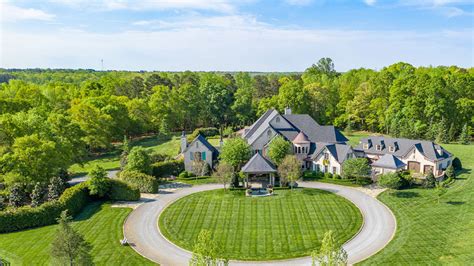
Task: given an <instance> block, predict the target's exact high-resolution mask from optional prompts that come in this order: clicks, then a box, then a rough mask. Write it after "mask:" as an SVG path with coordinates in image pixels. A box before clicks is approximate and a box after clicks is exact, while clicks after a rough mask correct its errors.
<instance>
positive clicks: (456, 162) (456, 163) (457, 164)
mask: <svg viewBox="0 0 474 266" xmlns="http://www.w3.org/2000/svg"><path fill="white" fill-rule="evenodd" d="M452 165H453V167H454V170H456V171H460V170H462V163H461V160H459V158H458V157H456V158H454V160H453V162H452Z"/></svg>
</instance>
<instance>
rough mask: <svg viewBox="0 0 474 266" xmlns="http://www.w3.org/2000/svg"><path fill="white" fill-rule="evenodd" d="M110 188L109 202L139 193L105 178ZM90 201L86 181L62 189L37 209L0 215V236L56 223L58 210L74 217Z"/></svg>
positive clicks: (25, 209)
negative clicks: (57, 197)
mask: <svg viewBox="0 0 474 266" xmlns="http://www.w3.org/2000/svg"><path fill="white" fill-rule="evenodd" d="M109 182H110V183H111V189H110V191H109V193H108V198H110V199H112V200H139V199H140V191H139V190H138V188H135V187H132V186H130V185H128V184H127V183H124V182H122V181H120V180H114V179H109ZM91 200H92V198H91V197H90V195H89V188H88V187H87V182H83V183H81V184H78V185H75V186H73V187H70V188H68V189H66V190H65V191H64V192H63V194H62V195H61V197H59V199H57V200H53V201H49V202H46V203H44V204H42V205H40V206H39V207H35V208H33V207H31V206H23V207H20V208H17V209H9V210H7V211H3V212H0V233H7V232H13V231H18V230H23V229H27V228H33V227H40V226H45V225H50V224H55V223H56V218H57V217H59V215H60V214H61V212H62V211H64V210H68V214H69V215H72V216H75V215H77V214H79V212H81V210H82V209H83V208H84V207H85V206H86V205H87V204H88V203H89V202H90V201H91Z"/></svg>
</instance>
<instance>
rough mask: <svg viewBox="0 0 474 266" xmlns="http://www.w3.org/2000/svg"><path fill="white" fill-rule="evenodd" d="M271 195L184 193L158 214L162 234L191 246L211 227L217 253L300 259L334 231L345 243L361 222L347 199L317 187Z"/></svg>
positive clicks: (228, 255)
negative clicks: (203, 231) (217, 248)
mask: <svg viewBox="0 0 474 266" xmlns="http://www.w3.org/2000/svg"><path fill="white" fill-rule="evenodd" d="M275 193H276V195H275V196H271V197H260V198H249V197H245V196H244V191H228V192H224V190H213V191H206V192H200V193H196V194H192V195H189V196H187V197H184V198H182V199H180V200H178V201H177V202H175V203H173V204H172V205H170V206H169V207H168V208H166V209H165V211H164V212H163V213H162V215H161V216H160V219H159V226H160V228H161V231H162V233H163V234H164V235H165V236H166V237H167V238H168V239H170V240H171V241H173V242H174V243H176V244H178V245H179V246H181V247H183V248H185V249H188V250H192V247H193V244H194V241H195V239H196V238H197V236H198V234H199V232H200V231H201V230H202V229H208V230H211V232H212V233H213V236H214V239H215V241H216V242H217V243H218V245H219V247H221V251H220V257H224V258H229V259H241V260H269V259H284V258H291V257H300V256H305V255H309V254H310V253H311V251H312V250H314V249H319V247H320V242H321V240H322V238H323V236H324V233H325V232H326V231H328V230H333V231H334V232H335V234H336V238H337V241H338V242H339V243H344V242H345V241H347V240H348V239H349V238H351V237H352V236H353V235H354V234H355V233H357V231H358V230H359V228H360V227H361V224H362V215H361V214H360V212H359V210H358V209H357V207H355V206H354V205H353V204H352V203H350V202H349V201H348V200H346V199H344V198H342V197H339V196H337V195H335V194H333V193H330V192H326V191H322V190H317V189H306V188H305V189H294V190H293V191H290V190H277V191H275Z"/></svg>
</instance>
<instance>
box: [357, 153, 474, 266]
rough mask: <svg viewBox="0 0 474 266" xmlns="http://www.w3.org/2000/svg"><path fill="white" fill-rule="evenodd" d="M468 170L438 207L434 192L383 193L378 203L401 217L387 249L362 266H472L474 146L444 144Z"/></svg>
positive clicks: (415, 190) (473, 254)
mask: <svg viewBox="0 0 474 266" xmlns="http://www.w3.org/2000/svg"><path fill="white" fill-rule="evenodd" d="M443 147H445V148H446V149H447V150H448V151H450V152H452V153H454V155H455V156H457V157H459V158H460V159H461V162H462V164H463V167H464V170H463V171H462V172H461V173H459V175H458V179H457V180H456V182H454V184H452V185H451V187H450V188H449V189H448V192H447V193H446V194H444V195H443V196H442V197H441V202H440V203H439V204H438V203H437V195H436V193H435V191H434V190H432V189H421V188H417V189H406V190H402V191H399V192H398V193H395V194H390V193H383V194H382V195H380V196H379V199H380V200H381V201H382V202H384V203H385V204H386V205H387V206H388V207H390V209H391V210H392V211H393V213H394V214H395V216H396V217H397V224H398V227H397V233H396V235H395V237H394V239H393V240H392V241H391V242H390V243H389V244H388V246H387V247H386V248H385V249H383V250H382V251H381V252H379V253H378V254H376V255H375V256H373V257H371V258H369V259H368V260H366V261H364V262H363V263H362V264H364V265H365V264H370V265H382V264H383V265H393V264H398V265H472V263H473V262H474V172H473V169H474V145H469V146H466V145H457V144H444V145H443Z"/></svg>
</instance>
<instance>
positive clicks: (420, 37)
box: [0, 0, 474, 71]
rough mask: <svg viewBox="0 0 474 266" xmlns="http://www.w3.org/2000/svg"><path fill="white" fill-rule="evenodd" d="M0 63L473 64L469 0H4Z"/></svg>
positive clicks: (473, 10)
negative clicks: (328, 61) (326, 59)
mask: <svg viewBox="0 0 474 266" xmlns="http://www.w3.org/2000/svg"><path fill="white" fill-rule="evenodd" d="M0 14H1V16H0V21H1V28H0V49H1V51H0V52H1V53H0V67H3V68H33V67H43V68H93V69H100V68H101V63H100V60H101V59H103V60H104V68H105V69H125V70H162V71H166V70H171V71H180V70H203V71H209V70H222V71H236V70H244V71H303V70H304V69H305V68H307V67H308V66H310V65H311V64H312V63H314V62H316V61H317V60H318V59H319V58H321V57H331V58H333V60H334V61H335V64H336V69H337V70H339V71H346V70H348V69H351V68H359V67H366V68H374V69H380V68H382V67H383V66H387V65H390V64H393V63H396V62H399V61H405V62H408V63H411V64H413V65H416V66H420V65H424V66H428V65H434V66H436V65H458V66H462V67H472V66H473V63H474V51H473V50H474V2H473V1H465V0H391V1H381V0H351V1H349V0H332V1H330V0H278V1H277V0H274V1H264V0H260V1H258V0H241V1H227V0H208V1H200V0H174V1H173V0H142V1H131V0H101V1H99V0H96V1H92V0H89V1H86V0H49V1H48V0H44V1H23V0H18V1H12V0H0Z"/></svg>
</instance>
